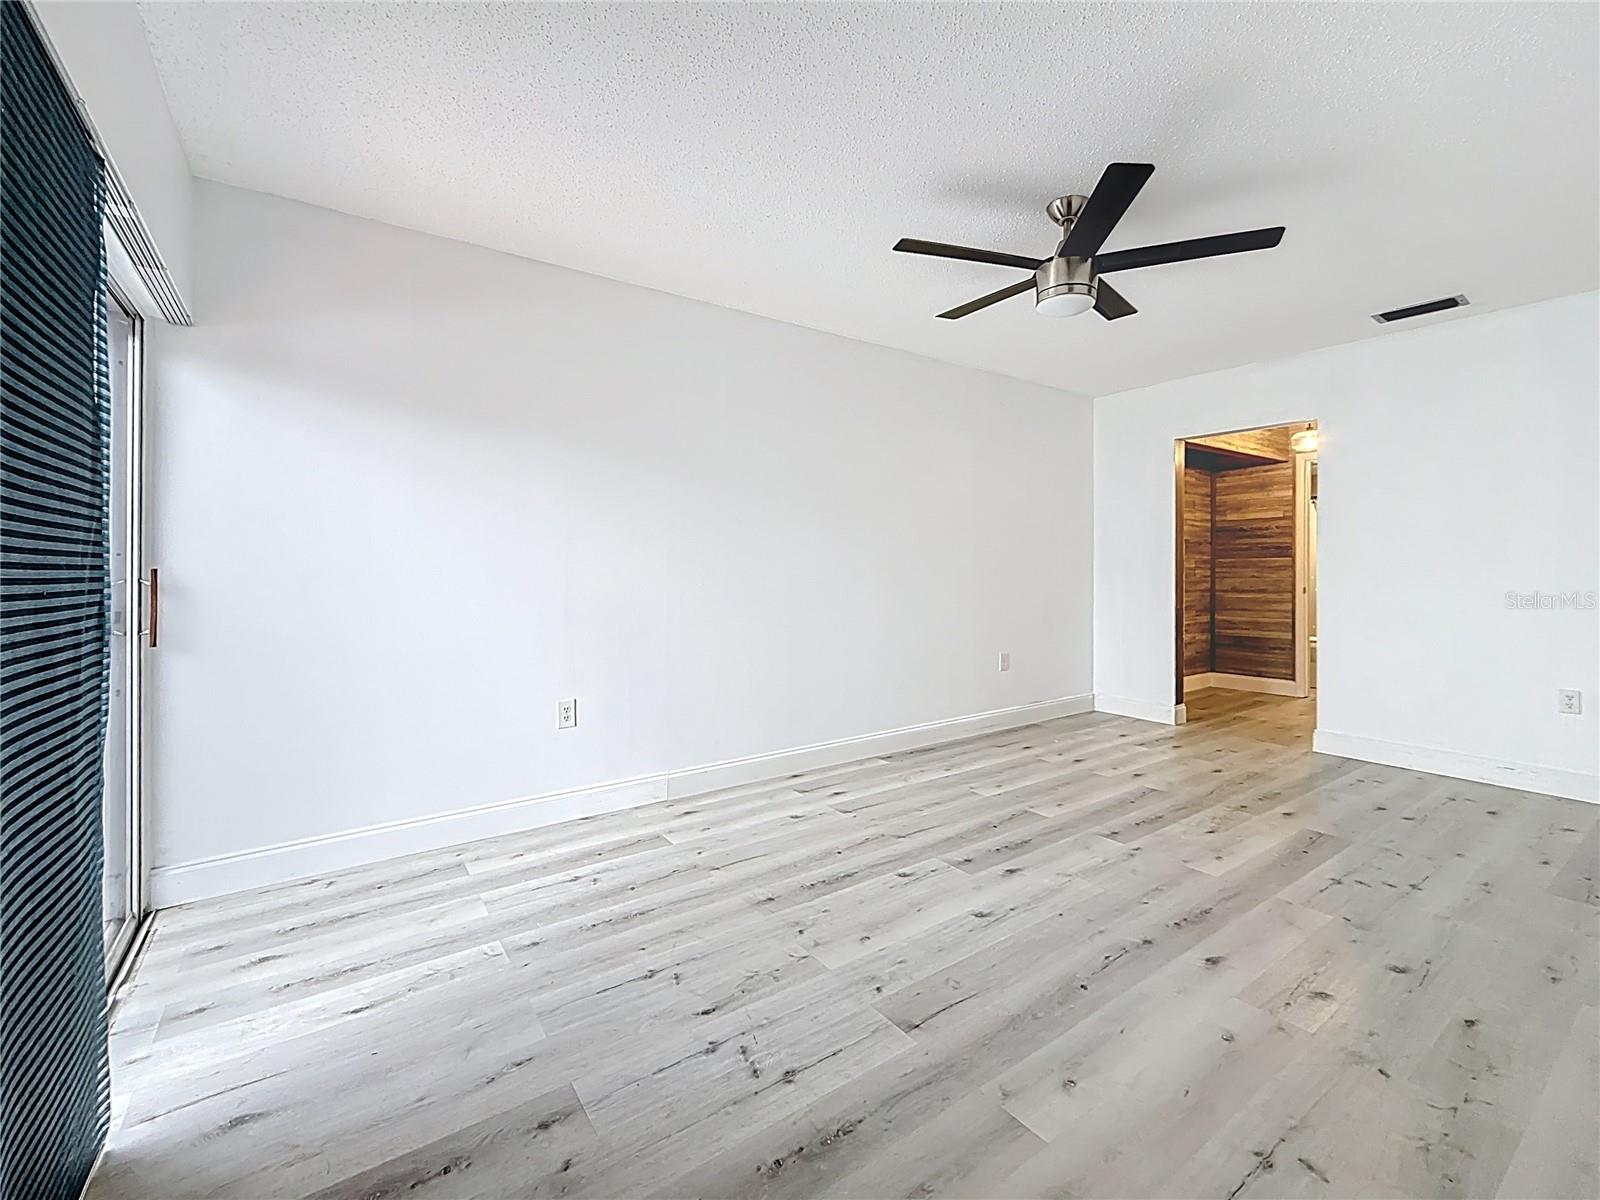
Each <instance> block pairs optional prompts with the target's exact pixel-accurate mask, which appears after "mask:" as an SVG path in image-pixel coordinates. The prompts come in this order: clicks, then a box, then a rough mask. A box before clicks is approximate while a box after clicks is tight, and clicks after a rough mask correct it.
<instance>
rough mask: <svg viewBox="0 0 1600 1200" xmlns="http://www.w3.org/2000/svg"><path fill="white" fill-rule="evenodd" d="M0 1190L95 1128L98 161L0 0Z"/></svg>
mask: <svg viewBox="0 0 1600 1200" xmlns="http://www.w3.org/2000/svg"><path fill="white" fill-rule="evenodd" d="M0 61H3V69H4V74H3V79H0V159H3V161H0V1196H3V1197H4V1198H5V1200H13V1198H15V1200H57V1198H58V1197H59V1198H61V1200H76V1197H77V1196H78V1194H79V1193H80V1191H81V1190H82V1187H83V1184H84V1181H85V1179H86V1178H87V1176H88V1174H89V1171H90V1169H91V1168H92V1167H93V1165H94V1160H95V1156H96V1155H97V1154H98V1153H99V1149H100V1146H101V1143H102V1141H103V1140H104V1137H105V1129H106V1114H107V1065H106V987H105V976H104V957H103V951H102V948H101V927H100V908H101V859H102V854H103V850H102V846H101V827H100V820H101V816H100V805H101V789H102V765H101V754H102V744H103V741H104V736H105V724H106V685H107V677H108V661H109V660H108V648H107V621H106V617H107V584H108V579H107V562H106V550H107V533H108V521H109V514H108V512H107V495H108V487H107V462H108V458H109V455H108V445H107V433H108V426H109V420H108V415H109V410H108V403H109V397H108V389H107V386H106V383H107V375H106V333H105V328H106V325H105V287H104V258H103V246H102V244H101V234H100V229H101V225H100V221H101V206H102V203H103V198H104V185H103V181H102V178H103V177H102V170H101V164H100V161H99V159H98V157H97V156H96V154H95V151H94V148H93V147H92V146H91V144H90V142H89V139H88V136H87V134H86V133H85V131H84V128H83V126H82V124H81V123H80V122H79V120H78V115H77V111H76V109H75V108H74V107H73V103H72V101H71V99H70V97H69V96H68V94H67V91H66V89H65V87H64V86H63V85H62V83H61V80H60V79H59V77H58V76H57V75H56V72H55V70H54V67H53V64H52V63H51V60H50V57H49V54H48V53H47V52H46V50H45V48H44V46H43V45H42V44H41V42H40V40H39V38H38V36H37V34H36V33H35V31H34V29H33V27H32V24H31V22H30V20H29V18H28V14H27V13H26V12H25V11H24V10H23V8H22V6H21V5H20V4H19V3H17V0H0Z"/></svg>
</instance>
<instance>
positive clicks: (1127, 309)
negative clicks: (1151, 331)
mask: <svg viewBox="0 0 1600 1200" xmlns="http://www.w3.org/2000/svg"><path fill="white" fill-rule="evenodd" d="M1094 293H1095V294H1094V310H1095V312H1097V313H1099V314H1100V315H1101V316H1102V317H1104V318H1105V319H1106V320H1108V321H1115V320H1116V319H1117V318H1118V317H1131V316H1133V314H1134V313H1136V312H1138V311H1139V310H1138V309H1137V308H1135V307H1134V306H1133V305H1131V304H1129V303H1128V302H1127V300H1125V299H1124V298H1123V295H1122V293H1121V292H1119V291H1117V289H1116V288H1114V287H1112V286H1111V285H1110V284H1109V283H1107V282H1106V281H1105V280H1104V279H1102V280H1100V281H1099V282H1098V283H1096V284H1095V288H1094Z"/></svg>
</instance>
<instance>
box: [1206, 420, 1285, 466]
mask: <svg viewBox="0 0 1600 1200" xmlns="http://www.w3.org/2000/svg"><path fill="white" fill-rule="evenodd" d="M1305 428H1308V426H1305V425H1274V426H1272V427H1271V428H1269V429H1245V430H1241V431H1240V432H1238V433H1216V434H1212V435H1211V436H1209V437H1197V438H1189V439H1188V441H1189V444H1190V445H1191V446H1211V447H1213V448H1214V449H1217V450H1232V451H1235V452H1236V453H1239V454H1256V455H1259V456H1260V457H1262V458H1271V459H1276V460H1277V461H1278V462H1288V461H1290V460H1291V459H1293V458H1294V450H1293V448H1292V447H1291V446H1290V445H1289V439H1290V438H1291V437H1292V436H1294V434H1295V433H1297V432H1298V431H1300V430H1302V429H1305Z"/></svg>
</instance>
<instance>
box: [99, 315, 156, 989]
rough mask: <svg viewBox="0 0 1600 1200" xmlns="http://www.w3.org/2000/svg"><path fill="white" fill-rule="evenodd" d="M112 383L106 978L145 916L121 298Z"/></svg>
mask: <svg viewBox="0 0 1600 1200" xmlns="http://www.w3.org/2000/svg"><path fill="white" fill-rule="evenodd" d="M106 350H107V355H106V358H107V366H108V368H109V370H110V375H111V379H110V384H111V422H110V441H111V445H110V483H111V487H110V502H111V520H110V534H111V536H110V539H109V540H110V559H111V561H110V567H111V597H110V599H111V604H110V613H111V638H110V649H111V682H110V711H109V712H108V714H107V720H106V742H105V799H104V803H103V806H102V823H103V826H104V832H105V878H104V909H103V916H102V922H103V926H104V933H105V950H106V975H107V978H108V979H109V978H111V977H113V976H114V975H115V974H116V972H117V969H118V967H119V966H120V965H121V962H122V958H123V956H124V955H125V954H126V953H127V952H128V949H129V946H130V943H131V942H132V940H133V935H134V932H135V931H136V930H137V928H138V924H139V918H140V917H141V916H143V915H144V907H145V906H144V864H143V862H142V861H141V850H142V848H143V839H142V836H141V835H142V832H143V829H142V818H141V813H140V804H139V799H140V796H139V782H140V776H141V774H142V770H141V765H140V761H139V749H140V744H141V743H140V711H141V705H140V686H139V685H140V681H141V674H142V672H141V667H142V665H143V653H144V643H145V640H146V639H145V636H144V634H145V632H146V630H147V628H148V627H147V626H146V625H145V624H144V617H143V614H144V613H146V612H148V611H150V607H151V606H150V604H149V600H148V598H147V596H146V592H147V590H148V585H147V584H146V582H145V581H144V579H143V578H142V575H143V561H142V554H141V550H142V539H141V536H140V534H141V531H142V527H143V513H142V504H141V499H142V493H143V487H142V471H141V466H142V463H143V445H142V443H143V421H142V416H143V406H142V399H143V389H142V383H143V379H142V365H143V329H142V325H141V322H140V320H139V318H138V317H137V316H135V315H133V313H132V312H131V311H130V310H129V309H128V308H126V307H125V306H124V305H123V304H122V303H121V302H120V301H119V300H118V299H117V297H116V293H115V290H114V289H113V291H112V294H111V295H110V296H108V297H107V300H106Z"/></svg>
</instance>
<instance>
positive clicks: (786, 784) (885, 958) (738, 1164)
mask: <svg viewBox="0 0 1600 1200" xmlns="http://www.w3.org/2000/svg"><path fill="white" fill-rule="evenodd" d="M1190 708H1191V714H1192V716H1193V718H1195V719H1193V720H1192V723H1191V724H1189V725H1186V726H1182V727H1178V728H1168V727H1164V726H1159V725H1152V724H1147V723H1142V722H1138V721H1131V720H1126V719H1122V718H1118V717H1111V716H1105V715H1098V714H1097V715H1085V716H1080V717H1072V718H1067V719H1063V720H1059V721H1053V722H1049V723H1046V724H1040V725H1034V726H1029V727H1027V728H1023V729H1016V730H1010V731H1007V732H1004V733H995V734H989V735H985V736H982V737H977V738H973V739H970V740H967V741H964V742H960V743H955V744H947V745H943V746H938V747H934V748H931V749H926V750H919V751H916V752H911V753H905V754H896V755H891V756H888V757H884V758H875V759H868V760H865V761H862V762H858V763H851V764H848V765H845V766H840V767H833V768H829V769H827V770H820V771H816V772H814V773H810V774H806V775H801V776H795V777H791V778H786V779H782V780H778V781H774V782H769V783H766V784H763V785H760V786H751V787H745V788H740V789H737V790H730V791H727V792H723V793H718V794H713V795H708V796H702V797H696V798H693V799H687V800H678V801H673V802H669V803H663V804H658V805H654V806H652V807H648V808H641V809H634V810H632V811H628V812H622V813H615V814H611V815H607V816H601V817H593V818H589V819H586V820H581V821H574V822H570V823H568V824H564V825H558V826H553V827H548V828H544V829H539V830H534V831H532V832H529V833H524V834H518V835H514V836H510V837H505V838H500V839H496V840H494V841H489V842H481V843H477V844H475V845H471V846H463V847H458V848H456V849H452V850H449V851H440V852H434V853H430V854H424V855H419V856H416V857H413V858H409V859H405V860H400V861H395V862H390V863H386V864H383V865H381V866H376V867H371V868H363V869H360V870H354V871H349V872H345V873H342V874H339V875H334V876H329V877H326V878H320V879H315V880H310V881H306V882H301V883H295V884H291V885H287V886H283V887H279V888H275V889H271V890H266V891H261V892H256V893H252V894H249V895H244V896H235V897H229V898H225V899H222V900H218V901H213V902H208V903H205V904H200V905H195V906H192V907H189V908H184V909H179V910H174V911H172V912H169V913H165V914H162V916H161V918H160V920H159V925H158V928H157V932H156V934H155V937H154V941H153V943H152V945H151V948H150V950H149V952H148V953H147V955H146V956H145V958H144V961H143V962H142V964H141V966H140V968H139V972H138V975H137V977H136V983H135V986H134V988H133V990H132V992H131V994H130V995H129V996H128V997H127V999H126V1000H125V1002H124V1003H123V1005H122V1006H121V1008H120V1010H119V1012H118V1013H117V1017H116V1022H115V1032H114V1035H113V1057H114V1064H115V1069H114V1079H115V1099H114V1113H113V1122H114V1124H113V1129H112V1133H111V1138H110V1144H109V1148H108V1151H107V1155H106V1158H105V1160H104V1164H103V1166H102V1168H101V1170H100V1172H99V1174H98V1175H97V1177H96V1180H95V1183H94V1185H93V1186H92V1189H91V1193H90V1194H91V1197H92V1198H93V1200H113V1198H115V1200H122V1198H128V1197H140V1198H149V1200H180V1198H183V1197H202V1196H203V1197H303V1196H317V1197H352V1198H354V1197H370V1198H377V1197H384V1198H389V1197H410V1198H415V1200H440V1198H443V1197H451V1198H455V1197H528V1196H559V1195H570V1196H636V1195H637V1196H642V1195H661V1196H694V1197H713V1196H741V1197H744V1196H752V1197H754V1196H762V1197H769V1196H770V1197H778V1196H862V1197H880V1196H882V1197H887V1196H938V1195H954V1196H997V1197H998V1196H1047V1195H1048V1196H1064V1195H1065V1196H1074V1197H1093V1196H1181V1197H1198V1196H1206V1197H1211V1196H1215V1197H1229V1198H1234V1197H1238V1198H1243V1200H1248V1198H1252V1197H1263V1196H1300V1195H1332V1196H1355V1195H1361V1196H1378V1195H1385V1196H1435V1195H1437V1196H1495V1195H1500V1196H1514V1197H1529V1196H1564V1197H1565V1196H1585V1197H1593V1196H1595V1195H1596V1193H1597V1189H1600V1185H1597V1181H1596V1139H1597V1120H1600V1118H1597V1115H1596V1108H1597V1098H1596V1089H1597V1082H1596V1081H1597V1077H1600V1029H1597V1017H1596V1004H1597V989H1600V983H1597V976H1596V959H1597V939H1600V895H1597V885H1596V876H1597V858H1600V847H1597V842H1596V837H1597V832H1596V831H1597V823H1600V808H1596V807H1594V806H1592V805H1585V804H1581V803H1578V802H1575V801H1566V800H1556V799H1551V798H1550V797H1546V796H1539V795H1533V794H1530V793H1523V792H1514V791H1507V790H1504V789H1499V788H1494V787H1488V786H1483V785H1478V784H1471V783H1463V782H1460V781H1456V780H1450V779H1443V778H1439V777H1436V776H1430V775H1424V774H1420V773H1418V772H1414V771H1407V770H1398V769H1393V768H1388V767H1379V766H1371V765H1368V764H1364V763H1359V762H1354V761H1350V760H1346V759H1339V758H1331V757H1326V756H1322V755H1314V754H1312V753H1310V750H1309V740H1310V738H1309V735H1310V727H1311V711H1310V707H1309V702H1307V701H1297V700H1283V699H1276V698H1269V697H1260V696H1249V695H1245V694H1242V693H1224V692H1211V693H1204V694H1202V695H1201V696H1199V697H1195V698H1193V699H1192V700H1191V705H1190Z"/></svg>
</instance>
